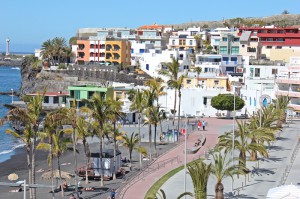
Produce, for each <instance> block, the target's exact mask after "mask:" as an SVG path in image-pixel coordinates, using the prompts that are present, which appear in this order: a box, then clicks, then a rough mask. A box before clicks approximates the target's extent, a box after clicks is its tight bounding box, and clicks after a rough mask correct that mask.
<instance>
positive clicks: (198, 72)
mask: <svg viewBox="0 0 300 199" xmlns="http://www.w3.org/2000/svg"><path fill="white" fill-rule="evenodd" d="M194 71H195V72H196V73H197V87H199V76H200V73H201V72H202V68H200V67H199V66H197V67H195V69H194Z"/></svg>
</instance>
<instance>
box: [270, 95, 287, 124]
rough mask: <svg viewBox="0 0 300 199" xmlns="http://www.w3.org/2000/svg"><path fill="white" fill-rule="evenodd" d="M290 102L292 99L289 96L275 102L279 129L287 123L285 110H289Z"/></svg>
mask: <svg viewBox="0 0 300 199" xmlns="http://www.w3.org/2000/svg"><path fill="white" fill-rule="evenodd" d="M290 100H291V98H290V97H288V96H278V97H277V99H276V100H275V101H274V104H276V111H277V127H278V128H282V123H284V122H285V121H286V113H285V110H286V109H287V106H288V104H289V103H290Z"/></svg>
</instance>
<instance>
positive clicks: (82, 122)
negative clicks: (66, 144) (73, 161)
mask: <svg viewBox="0 0 300 199" xmlns="http://www.w3.org/2000/svg"><path fill="white" fill-rule="evenodd" d="M90 123H91V121H86V119H85V118H84V117H83V116H80V117H78V118H77V128H76V135H77V139H80V140H82V144H83V149H84V155H85V164H86V167H87V168H88V165H89V159H88V154H87V137H88V136H91V124H90ZM85 183H86V184H88V170H87V169H86V170H85Z"/></svg>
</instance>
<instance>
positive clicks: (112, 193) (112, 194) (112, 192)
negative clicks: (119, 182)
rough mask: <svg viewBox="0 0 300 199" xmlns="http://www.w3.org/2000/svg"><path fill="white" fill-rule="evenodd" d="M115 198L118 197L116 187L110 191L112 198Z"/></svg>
mask: <svg viewBox="0 0 300 199" xmlns="http://www.w3.org/2000/svg"><path fill="white" fill-rule="evenodd" d="M115 198H116V192H115V190H114V189H112V190H111V192H110V199H115Z"/></svg>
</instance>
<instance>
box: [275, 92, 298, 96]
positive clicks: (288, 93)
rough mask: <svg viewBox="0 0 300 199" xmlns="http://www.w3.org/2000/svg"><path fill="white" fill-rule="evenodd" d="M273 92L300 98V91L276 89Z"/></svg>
mask: <svg viewBox="0 0 300 199" xmlns="http://www.w3.org/2000/svg"><path fill="white" fill-rule="evenodd" d="M275 94H276V95H281V96H289V97H296V98H300V92H295V91H276V92H275Z"/></svg>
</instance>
